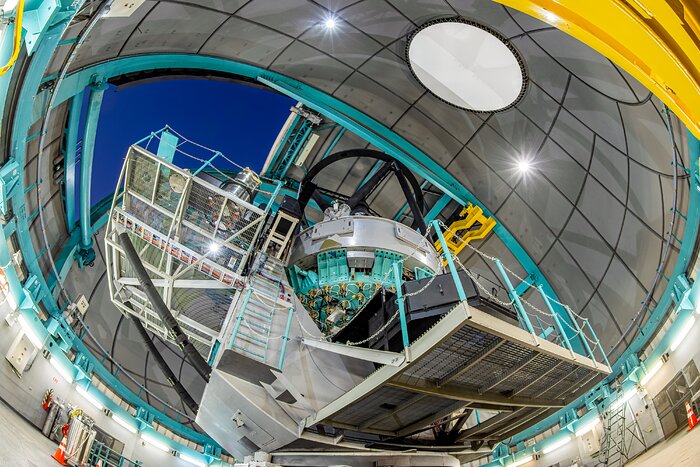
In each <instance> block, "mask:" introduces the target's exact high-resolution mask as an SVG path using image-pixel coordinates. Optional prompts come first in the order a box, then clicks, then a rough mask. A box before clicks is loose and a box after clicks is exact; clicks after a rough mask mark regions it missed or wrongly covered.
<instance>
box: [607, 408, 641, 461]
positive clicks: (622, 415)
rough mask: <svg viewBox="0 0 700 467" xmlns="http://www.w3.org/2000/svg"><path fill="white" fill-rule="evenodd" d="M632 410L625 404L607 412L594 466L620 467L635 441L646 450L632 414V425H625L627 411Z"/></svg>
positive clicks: (627, 458)
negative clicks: (599, 448)
mask: <svg viewBox="0 0 700 467" xmlns="http://www.w3.org/2000/svg"><path fill="white" fill-rule="evenodd" d="M628 410H630V411H631V410H632V409H631V408H630V407H629V403H628V402H625V403H624V404H622V405H621V406H620V407H618V408H616V409H615V410H608V411H607V412H606V413H605V414H604V415H603V417H604V418H605V429H604V432H603V439H602V441H601V450H600V453H599V454H598V462H597V464H596V466H606V467H617V466H622V465H624V464H625V463H627V461H629V459H630V456H629V454H630V450H631V448H632V446H633V445H634V441H635V440H637V441H639V442H640V443H641V445H642V447H643V448H644V450H646V442H645V441H644V436H643V435H642V432H641V429H640V428H639V423H638V422H637V418H636V417H635V416H634V414H632V420H633V421H632V423H627V411H628Z"/></svg>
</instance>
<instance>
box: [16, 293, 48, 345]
mask: <svg viewBox="0 0 700 467" xmlns="http://www.w3.org/2000/svg"><path fill="white" fill-rule="evenodd" d="M8 296H9V295H8ZM17 321H18V322H19V325H20V327H21V328H22V332H24V334H25V335H26V336H27V338H28V339H29V341H30V342H31V343H32V344H33V345H34V347H36V348H37V349H39V350H41V349H42V348H43V347H44V341H43V340H41V339H40V338H39V336H37V335H36V333H35V332H34V329H32V327H31V326H30V324H29V321H27V318H25V317H24V315H23V314H22V312H21V311H20V313H19V314H18V315H17Z"/></svg>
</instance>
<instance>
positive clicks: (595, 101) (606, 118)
mask: <svg viewBox="0 0 700 467" xmlns="http://www.w3.org/2000/svg"><path fill="white" fill-rule="evenodd" d="M564 105H565V106H566V108H567V109H568V110H569V112H571V114H572V115H573V116H575V117H576V118H577V119H578V120H579V121H580V122H581V123H582V124H584V125H586V126H587V127H588V128H589V129H590V130H591V131H593V132H595V133H596V134H597V135H598V137H600V138H603V139H604V140H606V141H607V142H609V143H610V144H612V145H613V146H615V147H616V148H617V149H619V150H620V151H623V152H627V142H626V140H625V134H624V129H623V126H622V118H621V116H620V110H619V108H618V104H617V103H616V102H615V101H613V100H610V99H608V98H607V97H605V96H604V95H602V94H600V93H599V92H596V91H595V90H594V89H593V88H591V87H589V86H587V85H586V84H585V83H584V82H583V81H581V80H580V79H578V78H576V77H573V78H572V79H571V83H570V84H569V88H568V91H567V94H566V101H565V103H564Z"/></svg>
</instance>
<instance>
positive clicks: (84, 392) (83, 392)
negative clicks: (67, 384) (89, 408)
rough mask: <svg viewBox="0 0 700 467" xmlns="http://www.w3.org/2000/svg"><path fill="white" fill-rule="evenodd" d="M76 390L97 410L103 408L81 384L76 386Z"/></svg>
mask: <svg viewBox="0 0 700 467" xmlns="http://www.w3.org/2000/svg"><path fill="white" fill-rule="evenodd" d="M76 389H77V391H78V392H79V393H80V395H81V396H83V397H84V398H85V399H86V400H87V401H88V402H89V403H91V404H92V405H93V406H94V407H95V408H96V409H97V410H102V409H104V408H105V406H104V405H102V403H101V402H100V401H98V400H97V399H96V398H95V396H93V395H92V394H90V393H89V392H88V390H87V389H85V388H84V387H82V386H78V387H77V388H76Z"/></svg>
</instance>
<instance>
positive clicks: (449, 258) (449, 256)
mask: <svg viewBox="0 0 700 467" xmlns="http://www.w3.org/2000/svg"><path fill="white" fill-rule="evenodd" d="M433 229H435V233H436V234H437V237H438V241H439V242H440V246H442V256H444V258H445V260H446V261H447V267H448V268H449V269H450V274H452V280H454V282H455V288H456V289H457V296H458V297H459V301H460V302H466V301H467V294H465V293H464V287H463V286H462V280H461V279H460V278H459V273H458V272H457V268H456V267H455V264H454V260H453V259H452V253H451V252H450V249H449V247H448V246H447V242H446V241H445V237H444V236H443V235H442V230H440V224H439V223H438V221H433ZM467 316H469V310H468V309H467Z"/></svg>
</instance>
